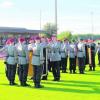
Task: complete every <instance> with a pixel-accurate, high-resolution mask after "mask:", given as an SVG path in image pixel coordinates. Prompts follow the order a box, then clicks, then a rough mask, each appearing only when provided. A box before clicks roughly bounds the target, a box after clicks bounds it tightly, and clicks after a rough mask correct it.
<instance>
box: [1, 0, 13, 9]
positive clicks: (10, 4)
mask: <svg viewBox="0 0 100 100" xmlns="http://www.w3.org/2000/svg"><path fill="white" fill-rule="evenodd" d="M13 6H14V3H13V2H11V1H8V0H6V1H3V2H1V4H0V7H1V8H12V7H13Z"/></svg>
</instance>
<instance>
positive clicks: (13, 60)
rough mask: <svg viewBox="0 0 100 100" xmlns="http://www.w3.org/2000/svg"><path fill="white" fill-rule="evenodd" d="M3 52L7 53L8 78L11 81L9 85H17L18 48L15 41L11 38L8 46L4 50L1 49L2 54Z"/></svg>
mask: <svg viewBox="0 0 100 100" xmlns="http://www.w3.org/2000/svg"><path fill="white" fill-rule="evenodd" d="M1 51H5V52H6V53H7V58H6V66H7V69H6V70H7V71H6V76H7V78H8V80H9V84H10V85H16V83H15V82H14V81H15V74H16V65H17V52H16V48H15V46H14V39H13V38H9V39H8V40H7V45H6V46H5V47H4V48H2V49H0V52H1Z"/></svg>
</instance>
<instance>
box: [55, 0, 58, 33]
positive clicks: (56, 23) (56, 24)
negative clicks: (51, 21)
mask: <svg viewBox="0 0 100 100" xmlns="http://www.w3.org/2000/svg"><path fill="white" fill-rule="evenodd" d="M57 19H58V16H57V0H55V26H56V34H57V29H58V22H57Z"/></svg>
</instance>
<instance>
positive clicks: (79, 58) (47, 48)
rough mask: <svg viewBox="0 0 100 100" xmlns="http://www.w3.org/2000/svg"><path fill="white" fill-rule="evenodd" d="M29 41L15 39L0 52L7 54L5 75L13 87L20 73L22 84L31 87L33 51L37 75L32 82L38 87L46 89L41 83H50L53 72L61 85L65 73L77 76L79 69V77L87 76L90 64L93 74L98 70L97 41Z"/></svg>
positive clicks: (40, 39)
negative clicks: (86, 71)
mask: <svg viewBox="0 0 100 100" xmlns="http://www.w3.org/2000/svg"><path fill="white" fill-rule="evenodd" d="M26 41H27V40H26V39H25V38H24V37H23V36H21V37H19V38H18V42H17V43H15V40H14V38H9V39H8V40H7V41H6V44H5V46H4V47H3V48H1V49H0V53H2V51H3V52H4V51H5V52H6V59H5V62H4V63H5V65H6V71H5V73H6V77H7V79H8V81H9V84H10V85H17V84H16V83H15V76H16V73H17V74H18V77H19V82H20V85H21V86H29V84H27V77H28V69H29V61H30V58H29V53H30V51H31V52H32V61H31V65H32V67H33V73H34V74H33V76H32V78H31V79H32V80H33V83H34V87H35V88H42V87H43V86H42V85H41V80H47V79H48V74H49V72H52V74H53V78H54V79H53V81H57V82H58V81H60V79H61V72H62V73H68V72H69V73H70V74H76V73H77V72H76V69H77V68H78V70H79V74H85V67H86V65H88V64H89V71H95V67H96V65H95V55H96V52H97V53H98V62H99V63H98V64H99V65H100V43H98V45H96V44H95V42H94V41H93V40H92V42H86V41H85V42H84V40H79V41H74V40H73V41H71V42H69V41H68V39H64V41H60V40H57V37H56V36H55V35H53V36H52V37H51V38H45V37H41V38H40V37H39V36H36V37H34V36H32V37H31V38H30V39H29V40H28V43H27V42H26ZM68 61H69V62H68ZM68 63H69V64H68ZM68 65H69V66H68Z"/></svg>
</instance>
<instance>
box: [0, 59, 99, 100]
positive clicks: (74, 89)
mask: <svg viewBox="0 0 100 100" xmlns="http://www.w3.org/2000/svg"><path fill="white" fill-rule="evenodd" d="M4 66H5V65H4V64H3V61H0V100H100V67H99V66H97V67H96V71H95V72H89V71H88V66H87V69H86V74H84V75H80V74H69V73H67V74H62V73H61V81H60V82H53V81H52V79H53V77H52V74H51V73H49V77H48V81H42V85H44V88H42V89H35V88H34V87H33V82H32V81H31V80H29V79H28V83H29V84H30V85H31V87H21V86H20V85H18V86H9V85H8V81H7V79H6V77H5V74H4V72H5V70H4ZM77 73H78V70H77ZM16 83H18V84H19V81H18V77H17V75H16Z"/></svg>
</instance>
